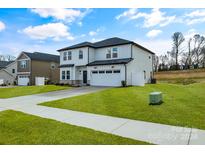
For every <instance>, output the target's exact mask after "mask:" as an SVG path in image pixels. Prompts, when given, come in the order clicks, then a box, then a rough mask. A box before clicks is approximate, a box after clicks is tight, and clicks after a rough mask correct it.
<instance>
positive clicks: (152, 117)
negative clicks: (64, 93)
mask: <svg viewBox="0 0 205 154" xmlns="http://www.w3.org/2000/svg"><path fill="white" fill-rule="evenodd" d="M153 91H161V92H163V100H164V103H163V104H161V105H158V106H157V105H155V106H151V105H148V104H149V99H148V96H149V93H150V92H153ZM41 105H45V106H51V107H56V108H64V109H70V110H77V111H83V112H91V113H96V114H102V115H110V116H115V117H123V118H129V119H135V120H143V121H150V122H155V123H162V124H169V125H176V126H185V127H195V128H200V129H205V83H196V84H190V85H178V84H148V85H146V86H145V87H127V88H112V89H108V90H104V91H101V92H97V93H93V94H87V95H83V96H77V97H73V98H67V99H62V100H58V101H53V102H46V103H43V104H41Z"/></svg>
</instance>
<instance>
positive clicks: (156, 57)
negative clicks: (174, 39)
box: [154, 55, 159, 72]
mask: <svg viewBox="0 0 205 154" xmlns="http://www.w3.org/2000/svg"><path fill="white" fill-rule="evenodd" d="M158 68H159V57H158V56H157V55H155V56H154V70H155V72H157V71H158Z"/></svg>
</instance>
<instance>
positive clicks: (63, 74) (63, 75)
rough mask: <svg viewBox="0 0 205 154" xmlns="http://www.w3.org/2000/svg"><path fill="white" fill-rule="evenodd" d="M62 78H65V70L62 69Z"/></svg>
mask: <svg viewBox="0 0 205 154" xmlns="http://www.w3.org/2000/svg"><path fill="white" fill-rule="evenodd" d="M62 80H65V71H62Z"/></svg>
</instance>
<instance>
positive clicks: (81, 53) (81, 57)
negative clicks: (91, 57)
mask: <svg viewBox="0 0 205 154" xmlns="http://www.w3.org/2000/svg"><path fill="white" fill-rule="evenodd" d="M79 59H83V51H82V50H79Z"/></svg>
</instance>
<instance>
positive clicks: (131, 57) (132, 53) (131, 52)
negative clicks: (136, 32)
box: [131, 44, 133, 58]
mask: <svg viewBox="0 0 205 154" xmlns="http://www.w3.org/2000/svg"><path fill="white" fill-rule="evenodd" d="M132 46H133V44H131V58H132V57H133V53H132Z"/></svg>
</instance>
